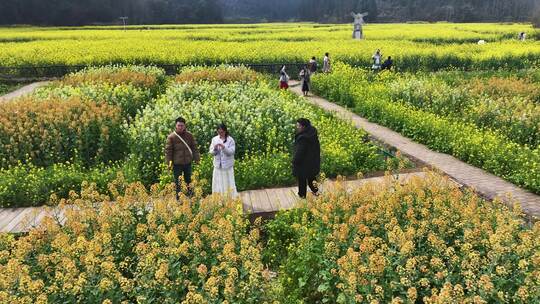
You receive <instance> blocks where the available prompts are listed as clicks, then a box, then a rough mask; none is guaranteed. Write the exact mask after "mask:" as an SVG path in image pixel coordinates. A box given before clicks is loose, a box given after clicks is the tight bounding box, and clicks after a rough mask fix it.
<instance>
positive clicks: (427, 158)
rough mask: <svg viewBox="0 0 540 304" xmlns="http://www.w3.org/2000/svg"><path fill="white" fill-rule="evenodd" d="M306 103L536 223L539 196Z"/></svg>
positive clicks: (326, 104) (345, 113)
mask: <svg viewBox="0 0 540 304" xmlns="http://www.w3.org/2000/svg"><path fill="white" fill-rule="evenodd" d="M298 84H299V83H298V82H297V81H292V82H291V87H290V89H291V91H292V92H294V93H296V94H298V95H300V96H302V92H301V87H300V86H299V85H298ZM307 100H308V101H309V102H311V103H313V104H315V105H317V106H319V107H321V108H323V109H325V110H327V111H332V112H335V113H336V114H337V115H338V116H339V117H341V118H344V119H347V120H351V121H352V123H353V124H354V125H355V126H356V127H357V128H361V129H364V130H365V131H366V132H367V133H368V134H370V135H371V136H372V137H373V138H375V139H376V140H377V141H380V142H382V143H384V144H386V145H389V146H392V147H395V148H396V149H398V150H399V151H401V152H402V153H403V154H404V155H406V156H408V157H410V158H414V159H417V160H419V161H421V162H423V163H425V164H427V165H429V166H431V167H434V168H437V169H439V170H440V171H442V172H444V173H445V174H446V175H448V176H450V177H451V178H452V179H454V180H455V181H457V182H458V183H460V184H462V185H464V186H466V187H470V188H473V189H474V190H475V191H476V192H477V193H478V194H479V195H481V196H483V197H484V198H486V199H489V200H493V199H495V198H497V197H498V198H500V199H502V200H503V201H504V202H505V203H506V204H507V205H511V204H513V203H514V202H515V201H518V202H519V203H520V204H521V208H522V209H523V212H524V213H525V214H526V215H528V216H529V217H530V219H532V220H538V219H540V196H539V195H536V194H534V193H531V192H529V191H527V190H524V189H522V188H520V187H518V186H516V185H514V184H512V183H510V182H508V181H505V180H504V179H502V178H500V177H498V176H495V175H493V174H491V173H489V172H486V171H484V170H482V169H480V168H477V167H474V166H471V165H469V164H467V163H465V162H463V161H461V160H459V159H457V158H455V157H453V156H451V155H448V154H444V153H439V152H435V151H433V150H430V149H429V148H428V147H426V146H424V145H422V144H418V143H416V142H414V141H412V140H411V139H409V138H407V137H404V136H402V135H401V134H399V133H397V132H395V131H392V130H391V129H388V128H386V127H383V126H380V125H378V124H376V123H372V122H369V121H368V120H367V119H365V118H363V117H361V116H359V115H356V114H354V113H352V112H350V111H349V110H347V109H346V108H344V107H341V106H339V105H337V104H335V103H332V102H330V101H328V100H326V99H323V98H321V97H318V96H313V95H312V94H310V95H309V96H308V97H307Z"/></svg>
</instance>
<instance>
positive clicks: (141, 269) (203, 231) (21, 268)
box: [0, 184, 266, 303]
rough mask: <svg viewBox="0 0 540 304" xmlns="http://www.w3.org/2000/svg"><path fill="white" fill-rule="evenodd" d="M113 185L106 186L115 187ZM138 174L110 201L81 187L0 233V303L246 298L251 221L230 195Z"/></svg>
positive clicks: (257, 275)
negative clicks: (24, 227)
mask: <svg viewBox="0 0 540 304" xmlns="http://www.w3.org/2000/svg"><path fill="white" fill-rule="evenodd" d="M117 186H118V185H112V184H111V187H117ZM171 190H172V188H170V189H167V190H166V191H164V192H160V193H151V194H148V193H146V191H145V190H144V187H142V186H141V185H140V184H134V185H129V186H127V189H126V195H125V196H119V197H116V198H115V202H109V200H108V199H107V197H104V196H102V195H100V194H99V193H97V192H95V190H94V187H93V186H90V187H89V188H86V189H85V191H83V193H82V194H81V195H80V196H78V195H75V194H73V195H72V197H71V198H70V199H68V200H63V201H62V202H61V203H60V206H61V207H62V208H63V210H64V213H65V224H64V225H63V226H60V225H59V222H61V221H62V220H61V219H54V218H47V219H46V220H45V222H44V224H43V225H42V226H41V227H39V228H37V229H35V230H32V231H30V233H29V234H28V235H27V236H23V237H20V238H19V239H15V238H14V237H13V236H11V235H7V234H4V235H0V303H37V302H40V303H59V302H70V303H75V302H84V303H102V302H103V303H120V302H123V301H126V303H128V302H129V303H133V302H139V303H155V302H158V301H164V303H218V302H223V301H227V302H229V303H255V302H256V301H255V299H263V298H264V293H263V291H264V289H263V288H262V287H263V286H264V285H265V284H266V283H265V280H264V279H263V277H262V273H263V266H262V263H261V258H260V251H261V248H260V243H259V232H258V230H257V229H258V228H257V227H255V228H252V229H251V231H250V232H248V231H249V229H248V224H249V222H248V221H247V220H246V219H245V218H244V216H243V214H242V212H241V211H242V208H237V207H238V205H239V204H240V206H241V203H240V202H239V201H237V200H232V199H228V200H227V199H224V198H221V197H218V196H210V197H207V198H204V199H203V198H201V197H200V191H196V193H199V194H198V195H197V196H196V197H194V198H192V199H188V198H186V197H182V199H181V201H180V202H177V201H176V200H175V199H174V195H173V194H172V191H171Z"/></svg>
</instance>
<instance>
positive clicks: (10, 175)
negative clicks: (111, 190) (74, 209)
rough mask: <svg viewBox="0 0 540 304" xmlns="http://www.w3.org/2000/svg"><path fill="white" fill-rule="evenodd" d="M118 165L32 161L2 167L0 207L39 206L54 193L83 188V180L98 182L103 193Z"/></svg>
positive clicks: (60, 193) (98, 187) (59, 196)
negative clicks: (42, 164) (44, 165)
mask: <svg viewBox="0 0 540 304" xmlns="http://www.w3.org/2000/svg"><path fill="white" fill-rule="evenodd" d="M120 169H121V168H120V166H119V165H98V166H94V167H92V169H84V168H82V167H81V166H79V165H76V164H69V163H65V164H63V163H59V164H53V165H51V166H49V167H47V168H39V167H36V166H33V165H31V164H30V165H23V164H20V165H18V166H14V167H12V168H9V169H0V207H2V208H8V207H27V206H39V205H42V204H45V203H47V202H48V201H49V199H50V196H51V195H52V194H55V195H56V196H57V197H58V198H67V197H68V196H69V193H70V191H75V192H76V193H80V192H81V187H82V184H83V182H89V183H95V184H96V187H97V189H98V190H99V191H100V192H101V193H107V191H108V188H107V185H108V184H109V183H110V182H112V181H113V180H114V179H115V178H116V177H117V174H118V172H120Z"/></svg>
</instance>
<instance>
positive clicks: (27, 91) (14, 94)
mask: <svg viewBox="0 0 540 304" xmlns="http://www.w3.org/2000/svg"><path fill="white" fill-rule="evenodd" d="M48 83H49V81H40V82H34V83H31V84H29V85H27V86H24V87H22V88H20V89H18V90H16V91H13V92H11V93H8V94H6V95H4V96H0V102H2V101H8V100H10V99H13V98H17V97H21V96H23V95H26V94H30V93H32V92H33V91H34V90H35V89H37V88H39V87H42V86H44V85H46V84H48Z"/></svg>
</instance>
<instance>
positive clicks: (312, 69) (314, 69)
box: [309, 56, 317, 74]
mask: <svg viewBox="0 0 540 304" xmlns="http://www.w3.org/2000/svg"><path fill="white" fill-rule="evenodd" d="M309 71H310V72H311V74H313V73H315V72H317V60H315V56H313V57H311V59H310V60H309Z"/></svg>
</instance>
